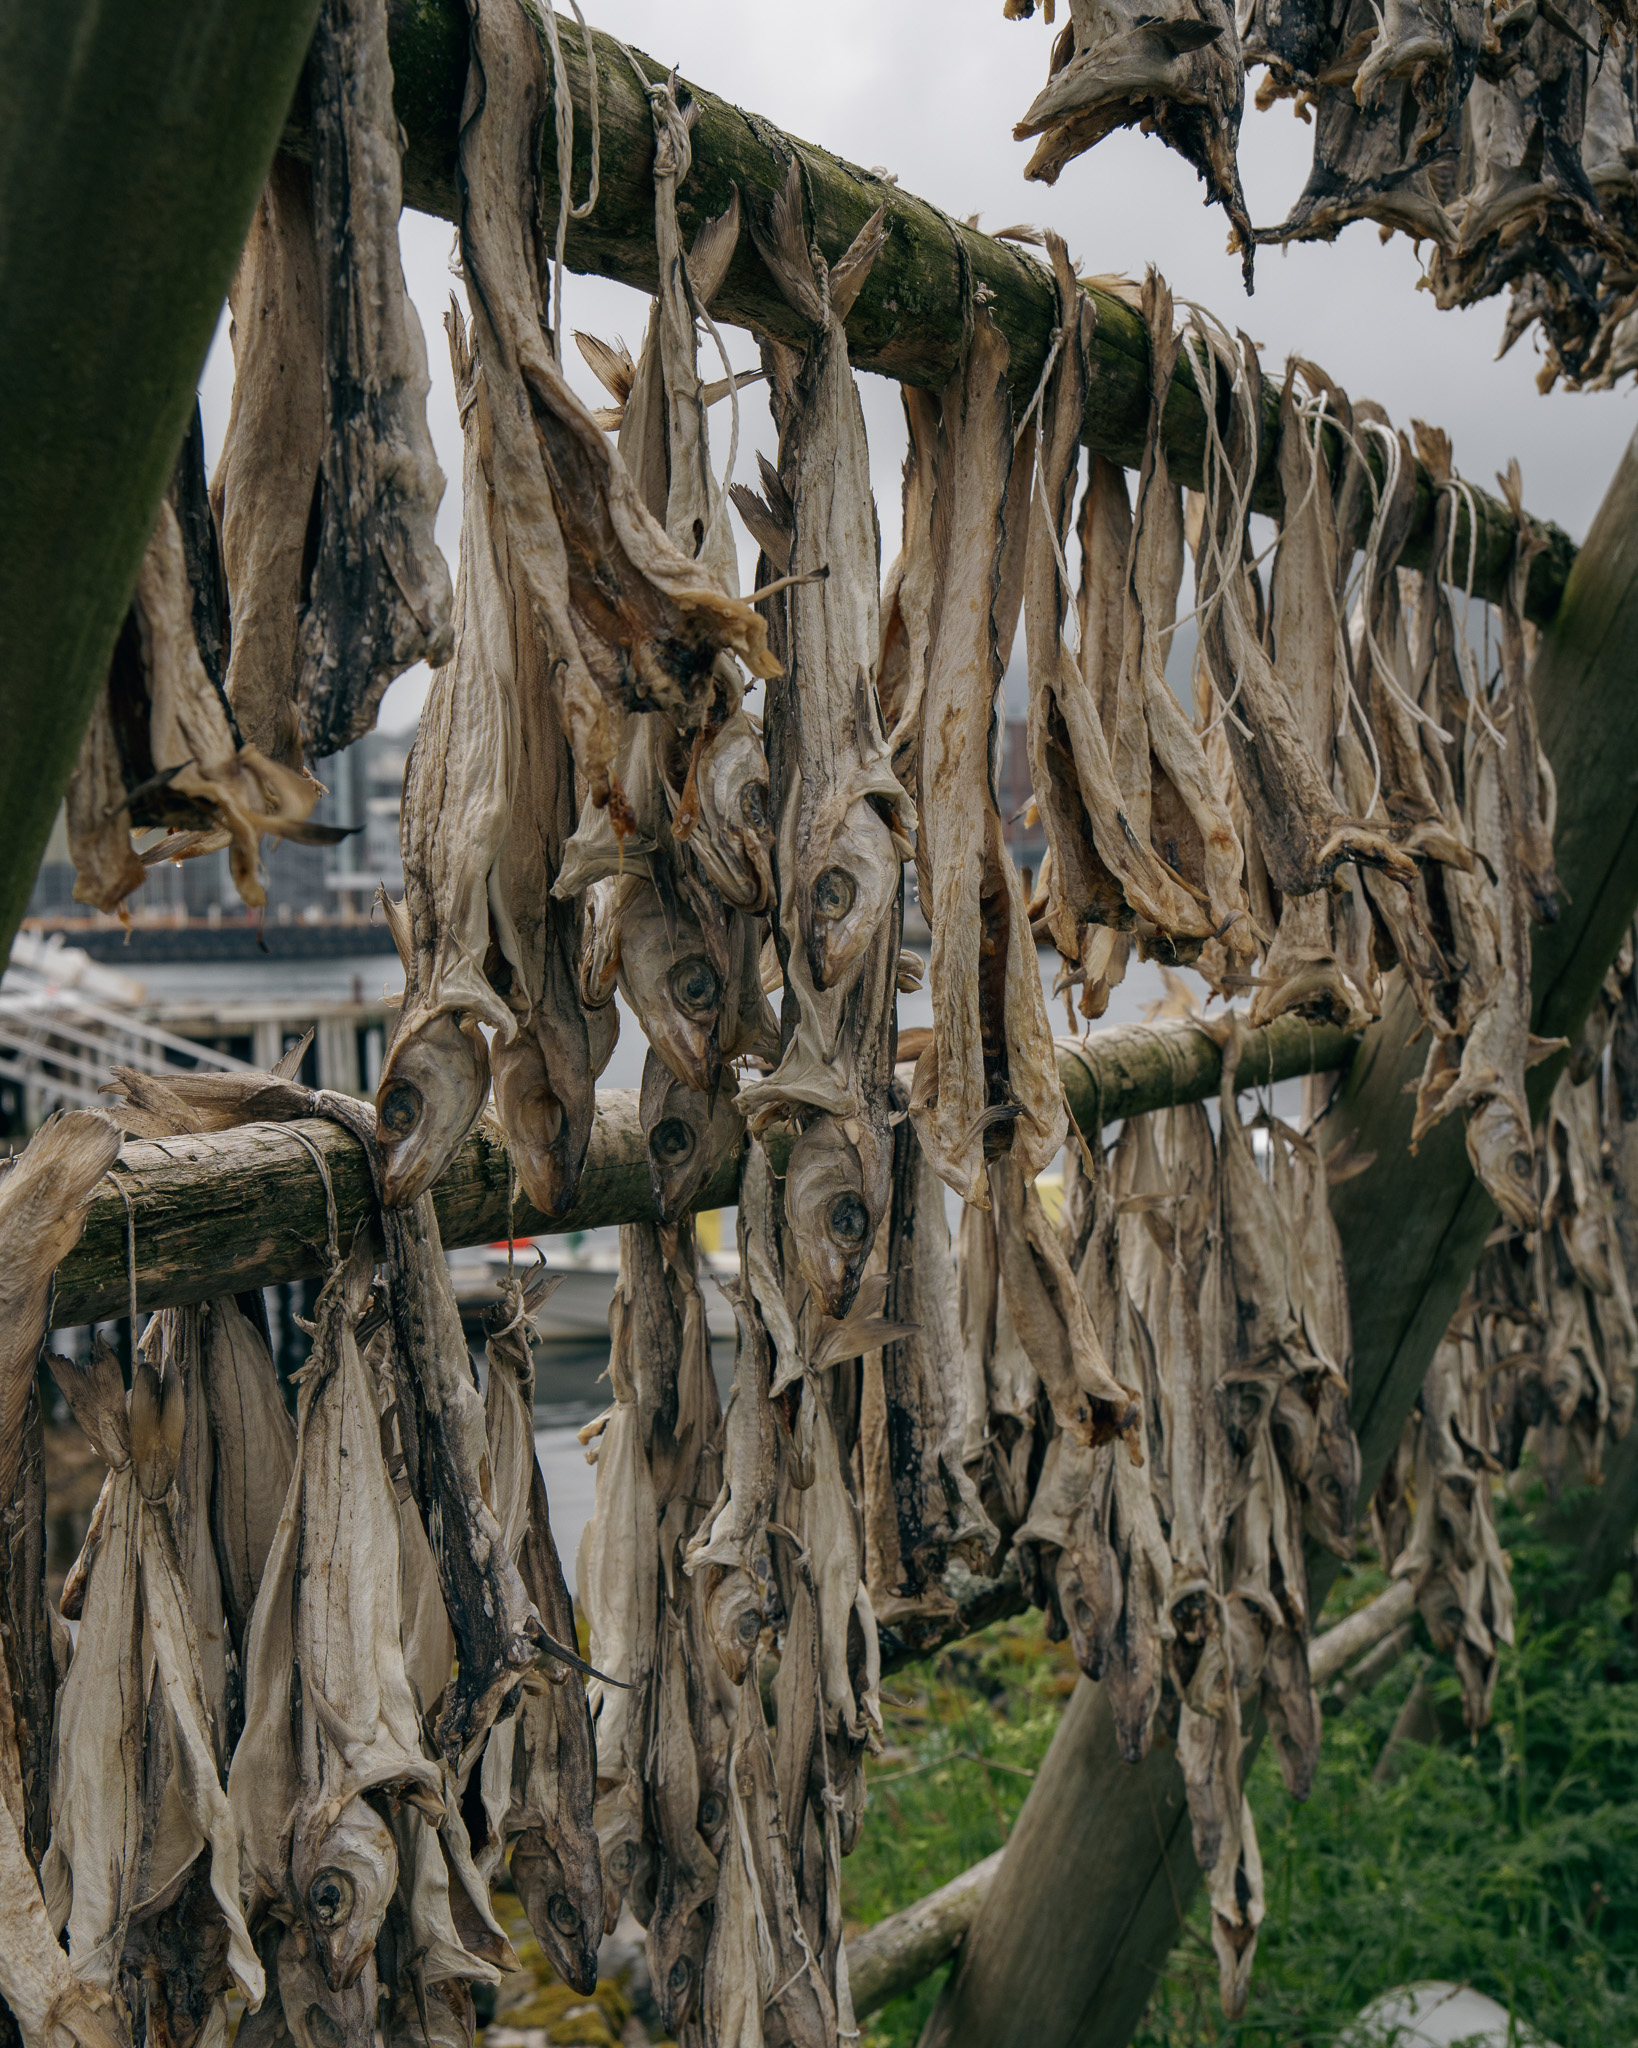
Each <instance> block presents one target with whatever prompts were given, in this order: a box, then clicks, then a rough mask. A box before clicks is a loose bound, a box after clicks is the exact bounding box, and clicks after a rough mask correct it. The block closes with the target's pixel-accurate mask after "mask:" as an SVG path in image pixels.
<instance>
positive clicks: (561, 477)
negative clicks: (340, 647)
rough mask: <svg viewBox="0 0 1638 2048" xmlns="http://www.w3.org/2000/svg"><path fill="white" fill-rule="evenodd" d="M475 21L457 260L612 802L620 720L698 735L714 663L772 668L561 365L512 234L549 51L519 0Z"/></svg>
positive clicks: (526, 527) (506, 449) (715, 692)
mask: <svg viewBox="0 0 1638 2048" xmlns="http://www.w3.org/2000/svg"><path fill="white" fill-rule="evenodd" d="M470 12H471V16H472V63H471V67H470V71H469V74H468V84H467V105H466V107H465V109H464V110H463V116H462V124H461V143H460V158H461V176H462V183H463V190H464V193H465V205H464V212H463V220H462V227H461V247H462V260H463V262H464V264H465V267H466V273H467V277H468V280H469V283H470V286H471V293H472V307H473V320H474V325H475V330H476V335H477V350H478V354H479V356H480V358H481V360H482V361H483V363H484V366H485V374H486V375H487V376H488V378H489V379H490V381H491V386H492V393H493V400H492V402H493V418H494V425H495V442H494V450H495V456H494V459H495V473H494V474H495V488H496V491H497V494H498V495H499V497H500V499H501V500H502V502H503V503H504V505H505V506H506V512H507V518H508V521H509V523H510V530H511V544H512V547H513V549H514V551H515V554H516V560H517V563H518V567H519V569H520V570H521V573H522V576H523V580H524V583H525V585H526V587H527V590H528V593H529V596H530V598H531V599H532V601H533V603H534V606H535V609H536V611H537V613H538V614H539V617H540V619H541V622H542V626H543V629H544V630H545V631H546V633H547V634H548V636H549V638H550V641H551V644H552V648H553V654H554V658H555V660H556V661H557V662H558V663H559V664H560V665H561V666H560V674H559V684H558V687H559V689H560V690H561V692H562V705H563V720H564V726H565V729H566V730H567V732H568V735H569V740H570V744H571V746H572V748H573V751H574V757H575V765H576V768H577V770H578V771H579V773H580V775H581V776H582V777H583V778H584V782H585V785H586V788H587V790H588V791H589V793H590V795H591V797H592V800H593V801H594V802H595V803H597V804H599V805H602V804H606V803H607V802H608V801H609V800H610V797H611V795H612V794H613V788H614V785H613V782H612V780H611V778H612V774H613V767H614V731H613V725H612V722H611V716H610V713H611V711H612V710H614V709H616V708H618V709H623V710H628V711H644V710H659V711H664V712H667V713H669V714H670V715H671V716H672V717H673V718H674V719H675V720H676V721H677V723H678V725H679V726H680V727H681V728H683V729H684V730H687V731H690V732H692V731H694V730H696V729H697V728H698V727H700V726H701V725H703V724H704V723H706V722H707V720H708V719H709V717H710V715H711V713H712V711H713V708H714V706H715V705H716V703H717V702H718V697H719V689H720V675H719V670H718V666H717V661H718V656H719V654H721V653H722V652H724V651H726V652H728V653H731V654H734V655H737V656H738V657H739V659H740V660H741V661H743V662H744V663H745V665H746V667H747V668H748V669H749V670H750V672H751V673H752V674H753V675H756V676H766V675H768V674H769V673H770V672H771V670H772V667H773V663H772V661H771V659H770V657H769V655H768V652H767V629H766V627H765V626H764V625H763V623H762V621H761V620H760V619H759V618H758V617H757V615H756V613H755V612H754V611H753V610H752V609H751V607H750V606H749V605H746V604H743V603H741V602H740V600H739V599H737V598H735V597H732V596H730V595H729V594H728V593H727V592H726V591H724V590H723V589H721V588H720V587H719V586H718V585H717V583H716V582H715V581H714V579H713V578H712V577H711V575H710V573H709V571H708V569H707V568H706V567H705V565H704V564H702V563H696V562H695V561H694V560H692V559H691V558H690V557H689V556H687V555H684V554H683V553H682V552H680V551H679V549H678V548H677V547H676V546H675V544H674V543H673V542H672V541H671V540H670V539H669V538H668V537H667V535H666V534H665V532H664V531H663V529H662V528H661V527H660V526H659V524H658V523H657V522H656V520H655V519H654V517H653V515H652V514H651V513H650V512H649V511H648V510H647V508H646V507H645V506H644V504H643V503H642V500H641V498H640V496H639V494H638V490H637V487H636V485H635V483H634V482H633V480H632V477H631V475H630V473H629V472H628V470H627V468H626V466H625V464H624V463H623V462H622V461H621V460H620V458H619V456H618V454H617V453H616V452H615V451H614V450H613V449H612V448H611V447H610V445H609V443H608V440H607V438H606V437H605V435H604V434H603V432H602V430H601V428H600V427H599V426H598V424H597V422H596V421H595V420H594V419H593V418H592V416H591V414H590V413H589V412H587V410H586V408H585V407H584V406H583V405H582V404H581V403H580V401H579V399H578V398H576V397H575V395H574V393H573V392H572V391H571V390H570V388H569V385H568V383H567V382H566V380H565V378H564V375H563V371H562V368H561V366H560V365H559V364H558V363H557V361H556V360H555V358H554V357H553V355H552V352H551V348H550V346H549V344H548V342H547V339H546V334H545V330H544V328H543V326H542V323H541V318H540V309H541V306H542V304H543V302H544V289H543V285H544V281H543V279H542V278H541V277H540V276H539V274H538V271H537V269H536V266H535V263H534V261H533V258H532V254H531V252H532V250H533V249H534V246H535V245H534V242H533V240H532V238H529V237H520V236H519V235H517V234H516V233H515V232H514V225H515V222H516V221H517V220H518V219H519V218H520V217H522V218H532V217H533V213H534V206H535V192H536V171H535V155H534V149H533V145H532V142H531V141H530V140H529V138H531V137H532V136H533V135H534V134H535V132H536V129H537V126H538V123H539V120H540V118H541V112H542V109H543V108H544V106H545V102H546V81H545V73H544V69H543V61H542V57H541V52H540V46H539V42H538V40H537V38H536V36H535V33H534V30H533V28H532V27H531V25H530V23H529V22H528V20H527V19H526V17H525V15H524V13H523V10H522V9H521V8H519V7H517V6H516V5H514V4H510V0H483V4H478V0H473V4H472V5H471V8H470ZM520 208H521V215H520ZM730 708H732V707H730Z"/></svg>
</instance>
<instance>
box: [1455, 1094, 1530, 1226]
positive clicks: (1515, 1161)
mask: <svg viewBox="0 0 1638 2048" xmlns="http://www.w3.org/2000/svg"><path fill="white" fill-rule="evenodd" d="M1467 1151H1468V1157H1469V1158H1470V1159H1471V1160H1472V1162H1473V1171H1474V1172H1475V1173H1476V1174H1477V1175H1478V1176H1479V1179H1480V1180H1481V1181H1482V1182H1483V1183H1484V1190H1485V1193H1486V1194H1487V1195H1489V1197H1490V1199H1491V1201H1493V1202H1494V1203H1495V1205H1496V1207H1497V1208H1498V1209H1499V1210H1500V1211H1501V1212H1502V1214H1503V1215H1504V1216H1505V1217H1506V1218H1507V1220H1508V1222H1509V1223H1511V1224H1512V1226H1513V1228H1514V1229H1515V1230H1534V1229H1535V1227H1536V1225H1537V1223H1538V1221H1539V1220H1540V1212H1539V1207H1538V1204H1537V1201H1536V1153H1535V1145H1534V1142H1533V1140H1532V1139H1531V1136H1530V1119H1529V1116H1528V1114H1527V1113H1526V1112H1524V1110H1523V1108H1522V1105H1521V1104H1519V1103H1518V1102H1517V1101H1515V1100H1514V1098H1513V1097H1512V1096H1511V1094H1510V1093H1508V1092H1505V1091H1501V1090H1498V1091H1497V1093H1496V1094H1494V1095H1492V1096H1490V1097H1488V1099H1487V1100H1486V1101H1484V1102H1482V1103H1481V1104H1480V1105H1479V1107H1478V1108H1477V1109H1476V1110H1475V1111H1474V1112H1473V1114H1472V1115H1471V1116H1470V1117H1469V1118H1468V1122H1467Z"/></svg>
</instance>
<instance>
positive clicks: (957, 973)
mask: <svg viewBox="0 0 1638 2048" xmlns="http://www.w3.org/2000/svg"><path fill="white" fill-rule="evenodd" d="M1008 361H1009V351H1008V347H1007V343H1006V340H1005V338H1004V337H1003V336H1002V334H1001V332H1000V330H999V329H998V328H997V327H996V325H995V323H994V321H993V320H992V319H991V318H990V315H989V313H988V312H987V310H986V309H985V308H984V307H982V306H980V307H979V308H978V310H977V314H976V317H975V320H974V325H973V329H972V334H971V337H970V340H969V342H968V347H967V358H966V361H965V363H964V364H963V366H962V369H961V371H960V373H959V374H958V376H957V377H955V378H952V380H951V381H950V383H949V384H948V385H947V386H946V387H945V391H944V397H943V417H942V421H941V428H940V450H939V482H938V489H937V491H936V492H935V496H934V504H933V515H932V516H933V522H934V526H935V530H936V531H937V533H938V534H939V536H940V541H941V546H940V549H939V560H938V566H937V580H936V583H935V589H934V598H933V640H932V646H931V650H930V655H929V661H928V669H927V681H926V694H925V701H924V704H923V709H922V728H921V738H922V745H921V760H920V765H919V768H918V771H917V788H918V790H919V791H920V798H921V805H920V820H921V839H920V843H919V845H918V848H917V865H918V870H920V871H922V872H923V875H924V881H925V884H926V887H925V888H924V890H923V894H922V901H923V907H924V910H925V913H926V916H927V919H928V922H929V924H930V925H931V927H932V933H933V950H932V960H931V964H930V967H929V986H930V990H931V994H932V1002H933V1018H934V1023H933V1038H932V1043H931V1044H930V1045H929V1047H928V1049H927V1051H926V1052H924V1053H923V1054H922V1056H921V1059H920V1061H919V1062H918V1064H917V1068H916V1081H915V1085H914V1087H913V1088H912V1090H911V1096H910V1113H911V1116H912V1117H913V1118H914V1120H915V1123H916V1128H917V1134H918V1136H919V1138H920V1140H921V1143H922V1145H923V1148H924V1149H925V1150H926V1151H927V1152H928V1154H929V1156H930V1157H931V1158H932V1159H933V1161H934V1163H935V1165H936V1166H937V1168H938V1170H939V1172H940V1174H941V1175H942V1176H943V1178H944V1179H945V1180H946V1181H947V1182H948V1183H949V1185H950V1186H951V1187H952V1188H954V1189H955V1191H956V1193H957V1194H959V1195H961V1196H962V1198H963V1199H964V1200H967V1201H979V1202H983V1201H986V1200H987V1199H988V1193H989V1191H988V1187H987V1185H986V1181H985V1170H984V1153H985V1149H986V1143H985V1140H986V1133H987V1131H988V1130H989V1128H990V1127H991V1126H993V1125H996V1124H1001V1125H1004V1127H1005V1128H1004V1136H1005V1138H1006V1140H1007V1142H1008V1144H1009V1147H1010V1149H1011V1151H1012V1152H1013V1153H1014V1154H1015V1155H1016V1157H1017V1158H1018V1160H1019V1163H1020V1165H1021V1167H1022V1169H1023V1171H1024V1172H1025V1173H1026V1175H1028V1176H1029V1177H1030V1178H1033V1177H1034V1176H1035V1175H1036V1174H1038V1173H1039V1172H1040V1171H1041V1169H1042V1168H1043V1167H1044V1166H1045V1165H1046V1164H1047V1162H1048V1161H1049V1160H1050V1159H1051V1158H1052V1156H1053V1155H1054V1154H1055V1153H1056V1152H1057V1151H1058V1149H1059V1147H1060V1146H1061V1145H1062V1143H1063V1137H1064V1130H1065V1128H1066V1118H1065V1113H1064V1107H1063V1090H1062V1088H1061V1086H1060V1084H1059V1081H1058V1064H1057V1055H1056V1053H1055V1052H1054V1050H1053V1045H1052V1027H1051V1024H1050V1023H1049V1022H1048V1019H1047V1014H1046V1003H1045V1000H1044V998H1043V996H1042V993H1041V976H1040V970H1039V968H1038V967H1037V965H1036V960H1035V942H1034V938H1033V936H1032V934H1031V932H1030V928H1029V914H1028V910H1027V907H1026V904H1025V899H1024V890H1023V885H1022V883H1021V881H1020V880H1019V876H1018V871H1017V869H1016V868H1015V867H1014V865H1013V862H1012V858H1011V856H1010V854H1009V853H1008V852H1007V849H1006V845H1005V841H1004V839H1003V836H1002V824H1001V814H1000V810H999V808H998V806H997V803H996V797H995V781H994V758H995V750H996V740H997V733H996V697H997V692H998V690H999V688H1000V683H1001V660H1000V654H999V650H998V646H997V630H996V619H995V607H996V603H997V600H998V597H999V593H1000V561H1001V551H1002V546H1003V543H1004V538H1005V531H1006V525H1007V521H1008V518H1009V510H1010V516H1011V518H1012V520H1013V521H1014V522H1019V521H1022V520H1024V519H1025V518H1026V517H1027V495H1026V494H1027V488H1028V484H1027V478H1028V474H1029V473H1028V471H1027V469H1026V470H1019V471H1017V473H1016V475H1015V464H1014V457H1013V445H1012V405H1011V401H1010V399H1009V397H1008V395H1007V383H1006V373H1007V364H1008ZM944 493H948V498H947V502H941V498H942V494H944Z"/></svg>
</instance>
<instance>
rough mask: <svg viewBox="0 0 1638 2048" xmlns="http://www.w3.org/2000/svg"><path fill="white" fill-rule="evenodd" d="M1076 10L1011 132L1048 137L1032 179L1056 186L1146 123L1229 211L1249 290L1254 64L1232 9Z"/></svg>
mask: <svg viewBox="0 0 1638 2048" xmlns="http://www.w3.org/2000/svg"><path fill="white" fill-rule="evenodd" d="M1069 11H1070V23H1069V26H1068V28H1067V29H1065V31H1064V32H1063V34H1062V35H1061V36H1060V37H1059V38H1058V40H1057V42H1056V43H1055V44H1054V45H1053V51H1052V73H1051V76H1050V77H1049V78H1048V80H1047V83H1046V85H1045V86H1044V87H1043V88H1042V90H1041V92H1040V93H1038V94H1037V95H1036V98H1035V100H1034V102H1033V103H1032V105H1031V106H1030V109H1029V111H1028V113H1026V114H1025V116H1024V118H1023V119H1022V120H1021V121H1020V122H1019V123H1018V125H1017V127H1016V128H1014V130H1013V131H1012V132H1013V138H1014V140H1015V141H1018V142H1025V141H1027V140H1028V139H1029V138H1030V137H1031V136H1035V135H1038V136H1040V138H1041V140H1040V141H1039V142H1038V143H1037V144H1036V146H1035V151H1034V154H1033V155H1032V156H1031V158H1030V160H1029V162H1028V163H1027V164H1026V165H1025V166H1024V176H1025V177H1026V178H1038V179H1040V180H1041V181H1042V182H1043V183H1044V184H1048V185H1054V184H1056V183H1057V181H1058V176H1059V174H1060V172H1061V171H1062V170H1063V168H1064V166H1065V165H1066V164H1067V163H1069V162H1071V161H1072V160H1073V159H1074V158H1075V157H1077V156H1080V155H1082V154H1083V153H1084V152H1085V151H1086V150H1088V149H1090V148H1091V147H1092V146H1093V144H1094V143H1097V142H1101V141H1102V140H1103V138H1104V136H1105V135H1108V134H1109V133H1111V132H1112V131H1113V130H1114V129H1116V128H1129V127H1133V126H1135V125H1137V124H1138V123H1139V122H1141V123H1142V125H1143V126H1144V128H1145V129H1146V130H1152V131H1153V132H1154V133H1155V134H1157V135H1159V136H1160V138H1161V140H1162V141H1163V142H1165V143H1166V144H1167V145H1168V146H1169V147H1170V148H1172V149H1175V150H1176V151H1177V152H1178V154H1179V155H1180V156H1182V157H1183V158H1184V159H1185V160H1186V161H1187V162H1189V163H1191V164H1193V166H1194V168H1195V169H1196V170H1197V171H1198V172H1199V174H1200V176H1201V178H1202V179H1203V180H1204V181H1205V185H1206V191H1207V194H1208V196H1209V197H1210V198H1211V199H1213V200H1215V201H1216V202H1217V203H1218V204H1219V205H1220V206H1221V207H1222V208H1223V210H1224V211H1225V212H1226V213H1227V215H1228V217H1229V222H1230V226H1231V233H1230V236H1229V247H1230V248H1231V249H1239V250H1240V251H1241V252H1242V258H1243V267H1244V271H1245V281H1246V288H1247V289H1248V290H1249V289H1250V287H1251V255H1252V245H1251V222H1250V219H1249V218H1248V216H1247V214H1246V203H1245V197H1244V194H1243V193H1242V192H1241V189H1240V170H1239V165H1238V164H1237V162H1236V161H1235V144H1236V142H1237V141H1238V138H1239V133H1240V115H1241V112H1242V110H1243V108H1244V106H1245V67H1244V64H1243V62H1242V59H1241V55H1240V40H1239V37H1238V36H1237V35H1236V33H1235V24H1234V15H1233V12H1232V11H1231V10H1230V9H1228V8H1226V7H1223V6H1220V5H1210V6H1206V7H1204V8H1202V9H1201V11H1200V12H1199V13H1198V14H1185V13H1182V12H1178V13H1175V14H1169V15H1158V16H1157V15H1153V14H1143V13H1140V12H1139V11H1138V10H1137V9H1136V8H1132V7H1128V6H1117V5H1115V4H1114V0H1070V7H1069Z"/></svg>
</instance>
